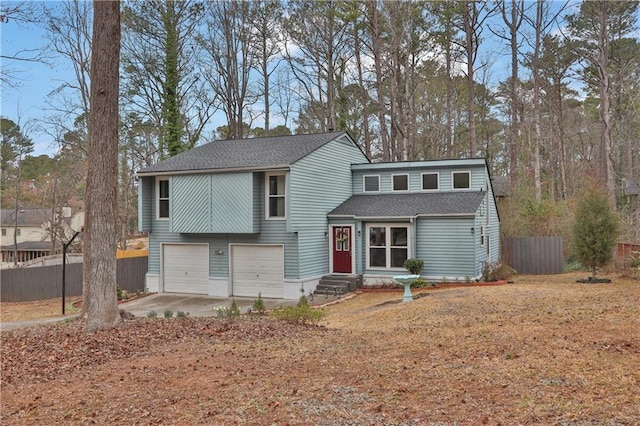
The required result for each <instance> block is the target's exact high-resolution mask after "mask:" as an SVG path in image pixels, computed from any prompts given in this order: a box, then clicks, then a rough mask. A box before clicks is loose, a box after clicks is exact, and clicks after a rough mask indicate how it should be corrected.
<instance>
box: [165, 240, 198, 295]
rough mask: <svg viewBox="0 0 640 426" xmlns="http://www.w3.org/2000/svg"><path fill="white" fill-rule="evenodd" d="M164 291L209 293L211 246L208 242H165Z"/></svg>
mask: <svg viewBox="0 0 640 426" xmlns="http://www.w3.org/2000/svg"><path fill="white" fill-rule="evenodd" d="M162 248H163V254H162V262H163V265H162V266H163V276H164V291H165V292H167V293H194V294H207V293H208V280H209V246H208V245H206V244H164V245H163V246H162Z"/></svg>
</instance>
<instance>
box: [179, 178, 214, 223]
mask: <svg viewBox="0 0 640 426" xmlns="http://www.w3.org/2000/svg"><path fill="white" fill-rule="evenodd" d="M210 185H211V178H210V176H207V175H184V176H173V177H172V178H171V181H170V183H169V203H170V209H169V211H170V215H169V217H170V222H171V230H172V231H173V232H182V233H184V232H207V231H208V230H209V228H210V227H211V219H210V217H211V215H210V210H211V198H210V195H209V188H210Z"/></svg>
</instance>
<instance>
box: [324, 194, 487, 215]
mask: <svg viewBox="0 0 640 426" xmlns="http://www.w3.org/2000/svg"><path fill="white" fill-rule="evenodd" d="M485 196H486V192H483V191H473V192H471V191H465V192H429V193H413V194H375V195H353V196H352V197H350V198H348V199H347V200H346V201H345V202H344V203H342V204H340V205H339V206H338V207H336V208H335V209H333V210H332V211H331V212H329V214H328V216H329V217H331V216H334V217H335V216H349V217H379V218H385V217H414V216H450V215H473V214H475V212H476V211H477V210H478V207H480V203H481V202H482V199H483V198H484V197H485Z"/></svg>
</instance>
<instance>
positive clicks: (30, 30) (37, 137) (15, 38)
mask: <svg viewBox="0 0 640 426" xmlns="http://www.w3.org/2000/svg"><path fill="white" fill-rule="evenodd" d="M528 3H529V4H530V2H528ZM7 4H10V3H8V2H4V6H6V5H7ZM50 4H53V2H50ZM560 4H562V3H561V2H554V3H553V5H554V6H559V5H560ZM496 24H497V25H500V24H499V23H496ZM0 34H1V50H2V55H3V56H11V55H13V54H15V53H16V52H19V51H23V50H30V49H37V48H41V47H45V46H46V44H47V40H46V36H45V30H43V29H42V28H39V27H38V26H36V25H29V26H24V25H18V24H17V23H16V22H15V21H12V20H10V21H9V22H7V23H4V22H3V23H0ZM482 35H483V37H484V38H485V39H486V40H485V43H484V44H483V45H482V47H483V49H484V51H483V52H482V53H481V54H480V55H479V57H478V60H479V61H480V62H483V61H485V60H487V59H489V61H490V62H491V63H490V68H491V70H490V74H489V78H490V79H491V81H500V80H503V79H504V78H505V77H507V76H508V74H509V73H510V66H509V62H508V61H509V59H508V51H507V47H506V45H505V44H504V42H503V41H500V40H499V39H497V38H496V37H495V36H493V35H492V34H491V33H490V31H489V30H488V29H485V30H484V32H483V34H482ZM50 62H51V63H50V64H44V63H39V62H20V61H10V60H6V59H4V58H3V59H2V60H1V64H0V65H1V66H2V68H3V71H6V70H11V71H13V72H12V77H13V78H12V82H13V83H14V85H15V87H9V86H8V85H3V86H2V89H1V90H2V92H1V95H2V96H1V98H2V99H1V101H2V102H1V107H0V114H1V115H2V116H4V117H7V118H9V119H12V120H14V121H18V119H19V120H20V124H21V125H22V126H23V127H24V128H25V129H29V127H30V126H29V121H30V120H31V121H33V120H38V119H41V118H43V117H44V116H46V115H47V114H49V112H47V96H48V95H49V94H50V93H51V92H52V91H53V90H55V89H56V88H57V87H59V86H60V84H61V83H62V82H63V81H73V80H74V76H73V71H72V69H71V67H70V65H69V64H67V63H65V62H63V61H60V60H58V61H54V60H53V59H52V60H51V61H50ZM73 118H74V117H70V119H73ZM221 124H224V116H223V115H222V114H220V113H219V114H217V115H216V122H214V123H213V124H212V128H215V127H216V126H219V125H221ZM29 136H30V137H31V138H32V140H33V141H34V152H33V154H32V155H39V154H51V153H53V152H54V151H55V148H56V147H55V145H54V144H53V143H52V141H53V137H52V136H50V135H47V134H46V133H44V132H42V131H37V129H33V130H32V131H29Z"/></svg>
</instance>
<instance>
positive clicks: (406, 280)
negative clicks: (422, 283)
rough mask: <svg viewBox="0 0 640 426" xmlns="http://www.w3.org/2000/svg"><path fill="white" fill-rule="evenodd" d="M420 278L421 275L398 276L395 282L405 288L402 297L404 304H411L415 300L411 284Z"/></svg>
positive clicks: (395, 277)
mask: <svg viewBox="0 0 640 426" xmlns="http://www.w3.org/2000/svg"><path fill="white" fill-rule="evenodd" d="M418 278H420V275H396V276H394V277H393V279H394V280H396V281H398V282H400V283H401V284H402V285H403V286H404V294H403V295H402V301H403V302H411V301H412V300H413V294H411V283H412V282H414V281H415V280H417V279H418Z"/></svg>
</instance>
